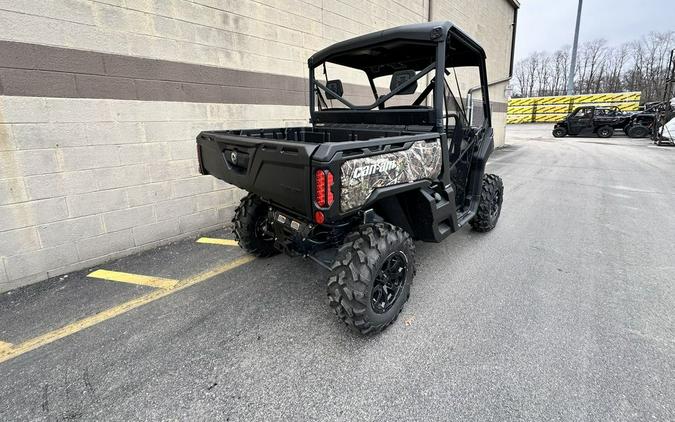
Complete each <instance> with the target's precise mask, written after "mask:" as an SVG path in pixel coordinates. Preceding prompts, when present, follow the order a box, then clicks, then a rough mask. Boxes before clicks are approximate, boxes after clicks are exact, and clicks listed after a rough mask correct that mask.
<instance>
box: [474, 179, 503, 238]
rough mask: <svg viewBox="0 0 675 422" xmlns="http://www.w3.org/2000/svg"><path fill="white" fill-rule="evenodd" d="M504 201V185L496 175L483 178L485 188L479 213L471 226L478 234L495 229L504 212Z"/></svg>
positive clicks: (481, 195)
mask: <svg viewBox="0 0 675 422" xmlns="http://www.w3.org/2000/svg"><path fill="white" fill-rule="evenodd" d="M503 200H504V183H502V179H501V178H500V177H499V176H497V175H496V174H486V175H484V176H483V188H482V192H481V194H480V203H479V204H478V211H477V212H476V215H475V216H474V217H473V218H472V219H471V221H470V222H469V224H471V227H473V229H474V230H476V231H478V232H489V231H490V230H492V229H494V228H495V226H496V225H497V221H498V220H499V215H500V214H501V212H502V201H503Z"/></svg>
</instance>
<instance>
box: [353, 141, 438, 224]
mask: <svg viewBox="0 0 675 422" xmlns="http://www.w3.org/2000/svg"><path fill="white" fill-rule="evenodd" d="M341 170H342V176H341V179H340V180H341V186H342V188H341V191H340V195H341V196H340V210H341V211H342V212H346V211H349V210H352V209H354V208H357V207H359V206H361V205H363V204H364V203H365V202H366V200H367V199H368V197H369V196H370V194H371V193H372V192H373V191H374V190H375V189H376V188H380V187H384V186H392V185H397V184H400V183H408V182H414V181H417V180H421V179H433V178H436V177H438V175H439V174H440V173H441V141H440V139H438V140H435V141H432V142H426V141H418V142H415V143H414V144H413V145H412V146H411V147H410V148H408V149H407V150H404V151H397V152H390V153H386V154H380V155H374V156H372V157H365V158H355V159H353V160H348V161H345V162H344V163H342V167H341Z"/></svg>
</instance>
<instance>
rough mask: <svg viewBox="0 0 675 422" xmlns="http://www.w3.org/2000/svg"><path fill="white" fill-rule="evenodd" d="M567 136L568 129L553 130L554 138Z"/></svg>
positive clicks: (557, 128)
mask: <svg viewBox="0 0 675 422" xmlns="http://www.w3.org/2000/svg"><path fill="white" fill-rule="evenodd" d="M565 135H567V129H565V128H564V127H556V128H553V136H554V137H556V138H564V137H565Z"/></svg>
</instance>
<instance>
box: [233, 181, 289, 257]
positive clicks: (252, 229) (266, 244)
mask: <svg viewBox="0 0 675 422" xmlns="http://www.w3.org/2000/svg"><path fill="white" fill-rule="evenodd" d="M232 223H234V229H233V232H234V237H235V239H236V240H237V241H238V242H239V246H241V248H242V249H244V250H245V251H246V252H248V253H250V254H252V255H255V256H259V257H265V256H272V255H274V254H276V253H278V251H277V250H276V248H275V247H274V238H273V237H272V236H270V235H269V234H267V233H268V230H267V205H266V204H265V203H264V202H262V201H261V200H260V198H259V197H258V196H257V195H254V194H252V193H251V194H248V195H246V196H245V197H244V198H243V199H242V200H241V203H240V204H239V206H238V207H237V209H236V210H235V211H234V218H233V219H232Z"/></svg>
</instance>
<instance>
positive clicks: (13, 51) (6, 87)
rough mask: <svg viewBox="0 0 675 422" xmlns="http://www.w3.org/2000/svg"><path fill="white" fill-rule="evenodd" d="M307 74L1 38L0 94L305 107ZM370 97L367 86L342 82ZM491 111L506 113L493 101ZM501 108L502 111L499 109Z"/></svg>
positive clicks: (502, 105) (364, 100) (365, 98)
mask: <svg viewBox="0 0 675 422" xmlns="http://www.w3.org/2000/svg"><path fill="white" fill-rule="evenodd" d="M308 84H309V82H308V80H307V79H305V78H298V77H293V76H284V75H277V74H272V73H262V72H250V71H244V70H236V69H227V68H219V67H212V66H202V65H196V64H189V63H180V62H173V61H168V60H157V59H147V58H142V57H131V56H122V55H116V54H106V53H97V52H92V51H83V50H74V49H68V48H59V47H49V46H44V45H38V44H27V43H19V42H11V41H0V95H8V96H28V97H57V98H99V99H116V100H140V101H177V102H195V103H223V104H278V105H294V106H302V105H308V91H307V86H308ZM345 85H346V87H350V86H351V87H352V88H351V92H354V90H356V91H357V92H359V94H361V91H362V92H363V94H362V96H361V95H359V98H358V99H359V100H362V101H363V102H364V103H367V102H371V101H372V100H373V98H372V96H371V93H370V88H369V87H365V86H360V85H350V84H345ZM492 109H493V111H494V112H503V111H506V105H505V104H503V103H492ZM502 110H503V111H502Z"/></svg>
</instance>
